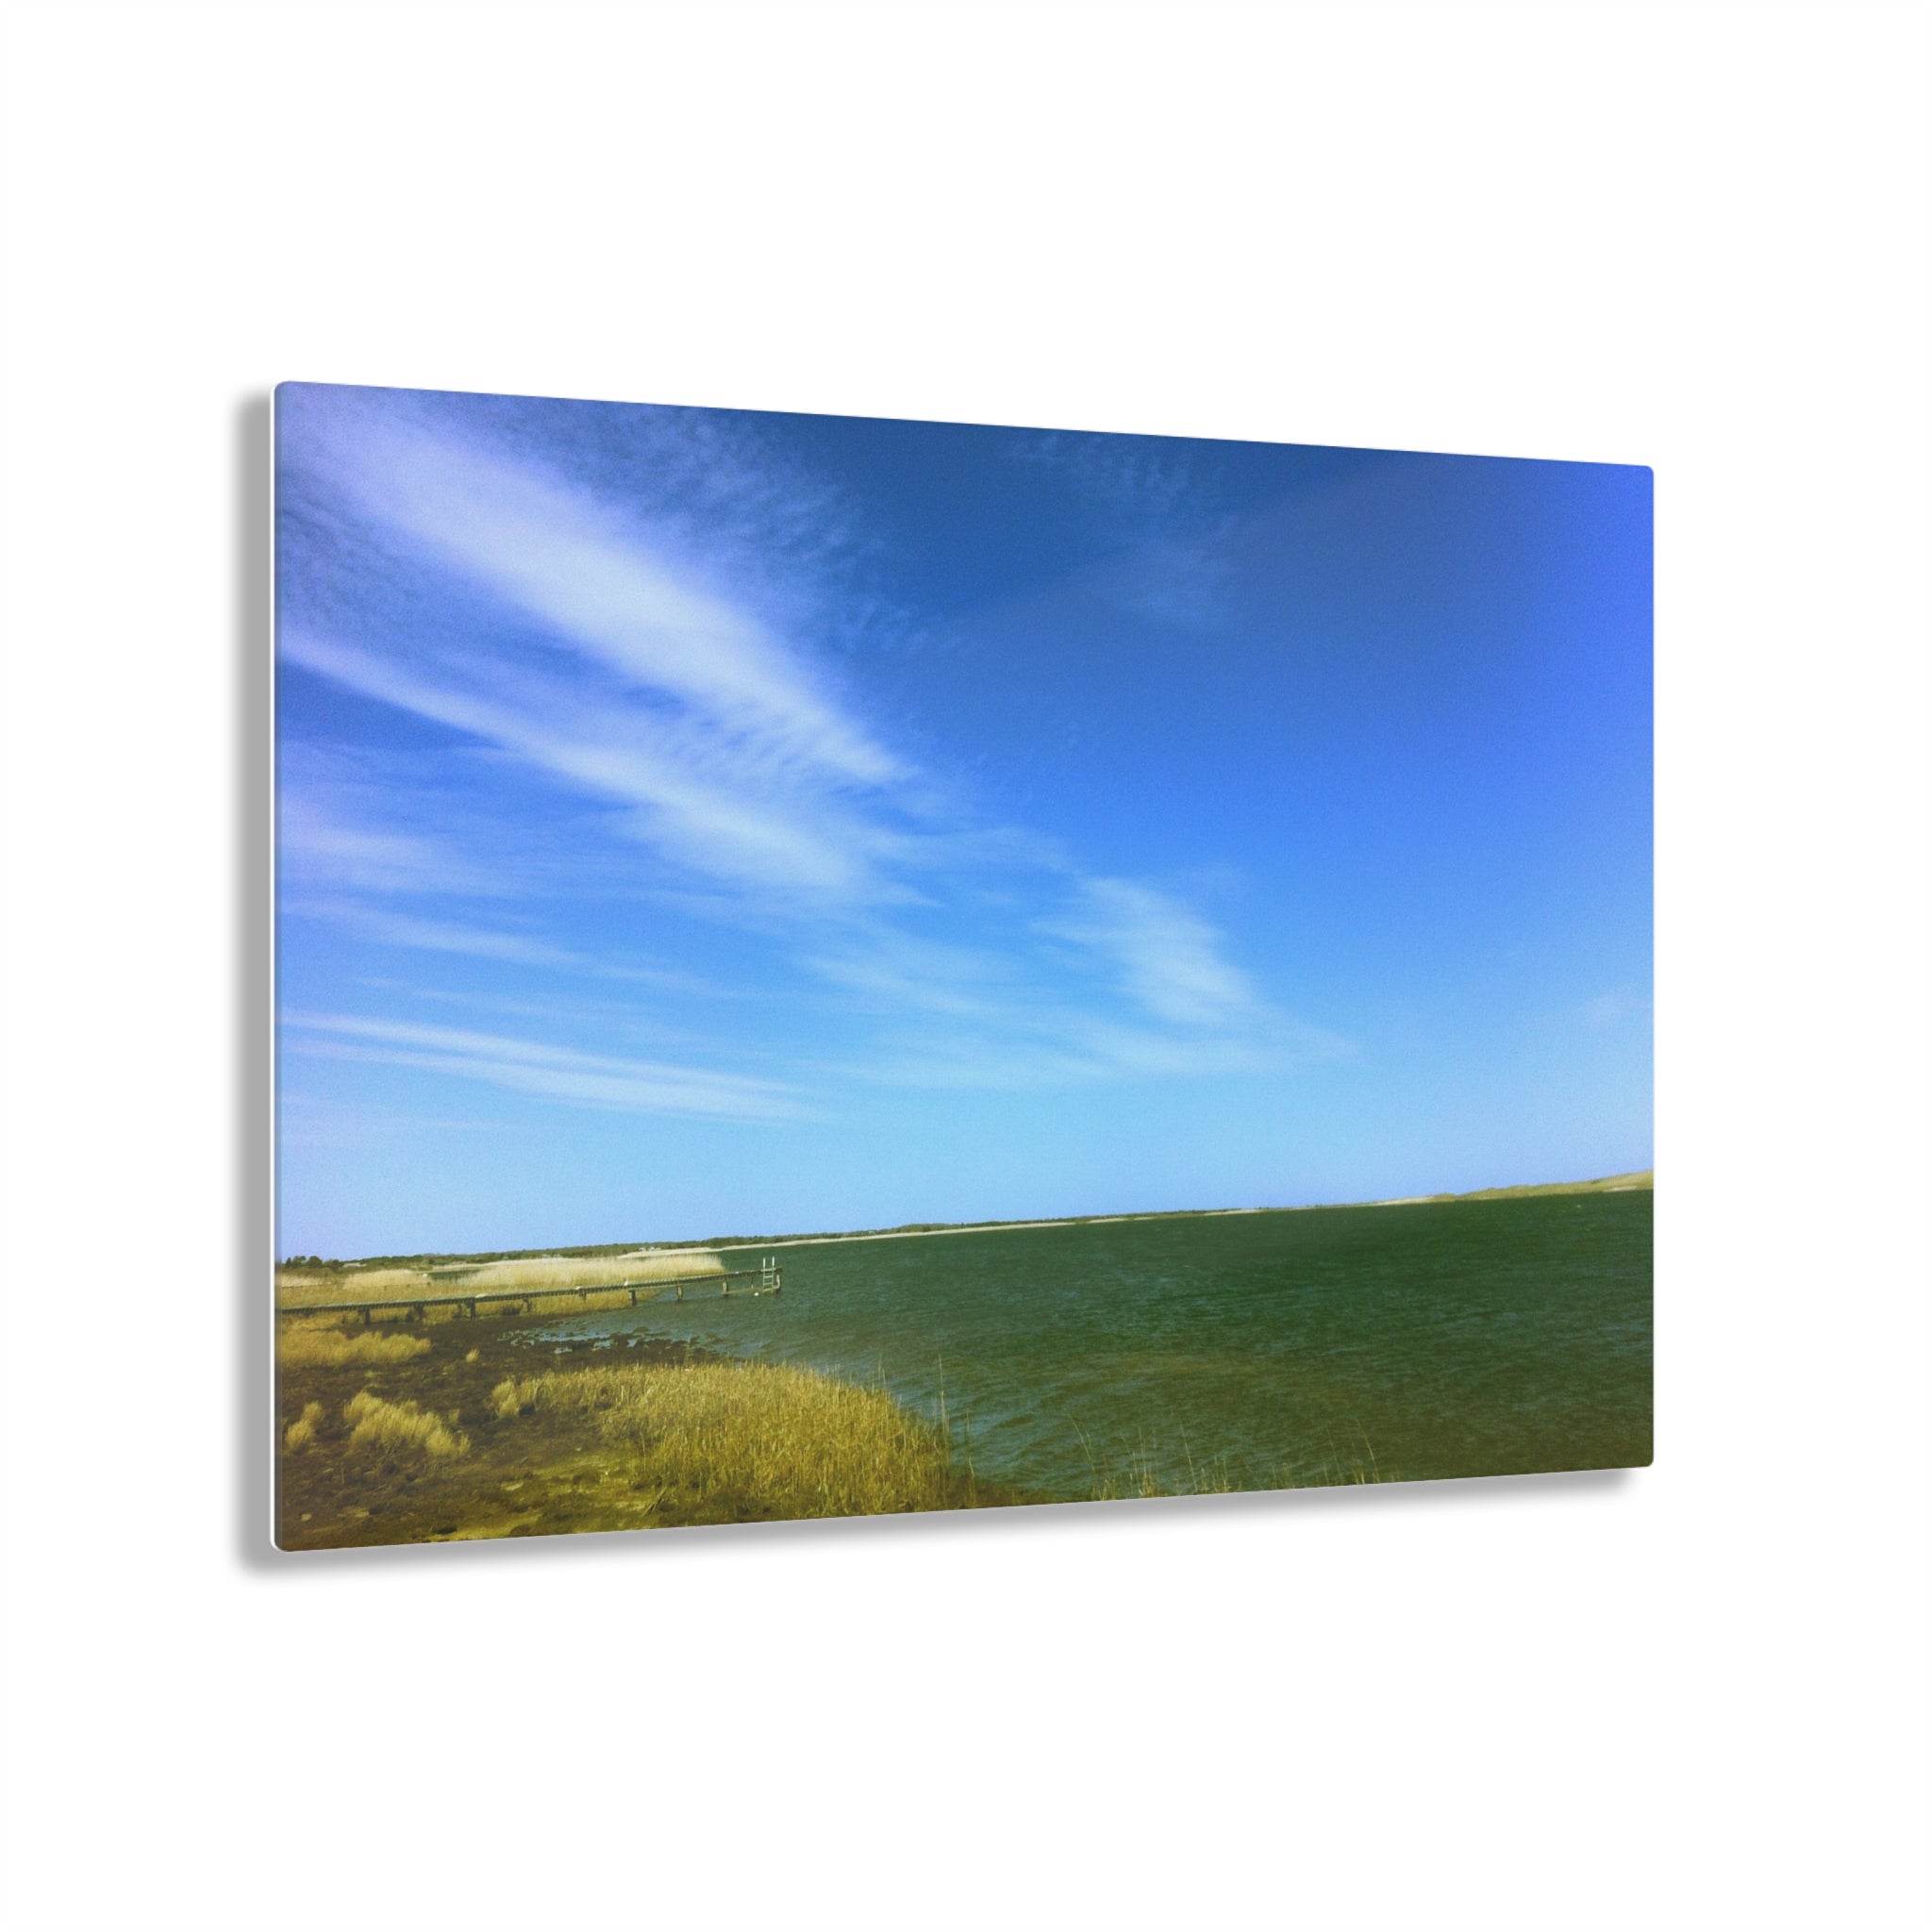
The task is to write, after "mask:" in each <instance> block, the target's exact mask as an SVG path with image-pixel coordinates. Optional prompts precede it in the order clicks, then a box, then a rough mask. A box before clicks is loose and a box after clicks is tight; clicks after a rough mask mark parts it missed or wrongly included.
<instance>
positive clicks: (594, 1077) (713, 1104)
mask: <svg viewBox="0 0 1932 1932" xmlns="http://www.w3.org/2000/svg"><path fill="white" fill-rule="evenodd" d="M283 1024H284V1025H285V1026H286V1027H288V1028H289V1029H290V1030H291V1033H292V1034H293V1035H294V1036H295V1043H297V1044H299V1045H300V1046H301V1047H302V1048H303V1049H304V1050H306V1051H308V1052H310V1053H318V1054H324V1055H326V1056H328V1057H330V1058H338V1059H359V1060H365V1061H371V1062H374V1063H375V1064H377V1065H381V1066H392V1067H412V1068H415V1069H418V1070H419V1071H421V1072H424V1073H432V1074H453V1075H455V1076H456V1077H457V1078H458V1079H465V1080H481V1081H484V1082H486V1083H488V1084H489V1085H491V1086H495V1087H504V1088H508V1089H509V1090H510V1091H513V1092H518V1093H528V1094H534V1095H537V1096H539V1097H540V1098H542V1099H546V1100H560V1101H567V1102H571V1103H574V1104H575V1105H578V1106H583V1107H599V1108H611V1109H613V1110H615V1111H618V1112H623V1113H647V1114H675V1115H683V1116H687V1117H695V1118H699V1119H709V1120H734V1121H781V1120H796V1119H800V1118H802V1117H803V1116H804V1115H805V1114H806V1112H807V1109H806V1108H805V1106H804V1104H803V1102H802V1100H801V1098H800V1096H799V1094H798V1092H797V1091H796V1090H795V1089H794V1088H792V1087H791V1086H789V1085H787V1084H786V1083H784V1082H782V1081H776V1080H763V1079H757V1078H754V1077H752V1076H749V1075H746V1074H728V1073H723V1072H720V1071H718V1070H716V1069H714V1068H707V1067H685V1066H674V1065H669V1064H667V1063H665V1062H662V1061H656V1060H637V1059H625V1058H617V1057H615V1056H612V1055H608V1054H590V1053H580V1052H577V1051H576V1050H575V1049H573V1048H570V1047H561V1046H551V1045H547V1044H544V1043H542V1042H541V1041H529V1040H518V1039H513V1038H510V1037H508V1036H506V1035H504V1034H498V1033H477V1032H472V1031H470V1030H468V1029H466V1028H459V1027H453V1026H424V1025H412V1024H406V1023H402V1022H397V1021H388V1020H369V1019H361V1018H357V1017H354V1016H350V1015H343V1014H329V1013H299V1012H298V1013H289V1014H285V1015H284V1016H283Z"/></svg>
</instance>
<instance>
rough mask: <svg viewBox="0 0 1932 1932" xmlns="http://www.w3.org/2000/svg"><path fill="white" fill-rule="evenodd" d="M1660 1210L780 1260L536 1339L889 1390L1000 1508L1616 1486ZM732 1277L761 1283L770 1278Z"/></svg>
mask: <svg viewBox="0 0 1932 1932" xmlns="http://www.w3.org/2000/svg"><path fill="white" fill-rule="evenodd" d="M1651 1202H1652V1196H1651V1194H1650V1193H1649V1191H1647V1190H1645V1191H1633V1192H1629V1193H1619V1194H1596V1195H1567V1196H1565V1195H1556V1196H1545V1197H1541V1198H1537V1199H1530V1200H1516V1201H1496V1202H1458V1203H1455V1204H1453V1205H1443V1206H1439V1207H1424V1206H1416V1207H1404V1208H1316V1209H1309V1210H1305V1211H1301V1212H1280V1213H1277V1212H1268V1213H1259V1214H1245V1215H1228V1216H1215V1217H1208V1218H1187V1219H1177V1220H1162V1221H1142V1222H1124V1223H1099V1224H1085V1225H1078V1226H1059V1227H1043V1228H1014V1229H1006V1230H999V1231H994V1232H989V1233H983V1234H948V1235H929V1236H919V1237H914V1238H909V1239H903V1240H891V1241H836V1242H827V1243H824V1244H817V1245H806V1246H798V1247H788V1248H779V1249H774V1250H772V1251H771V1252H773V1253H774V1254H775V1255H776V1256H777V1258H778V1259H779V1260H780V1261H782V1263H783V1265H784V1271H785V1291H784V1293H783V1294H782V1295H779V1296H775V1297H774V1296H763V1297H759V1298H758V1299H754V1298H753V1297H751V1296H750V1295H749V1294H734V1295H733V1296H732V1297H731V1299H729V1300H728V1301H723V1302H720V1301H718V1300H716V1299H706V1300H703V1301H689V1302H685V1303H683V1304H681V1305H679V1304H674V1303H665V1302H657V1303H651V1304H647V1305H645V1306H644V1307H641V1308H639V1309H636V1310H634V1311H633V1310H630V1309H624V1310H619V1311H613V1312H610V1313H608V1314H592V1315H586V1316H582V1317H577V1318H573V1319H571V1320H568V1321H563V1322H558V1323H557V1324H554V1325H553V1326H552V1327H550V1328H549V1329H546V1331H545V1332H546V1333H548V1334H552V1335H555V1336H557V1337H559V1338H561V1337H564V1336H569V1337H573V1338H576V1339H582V1338H585V1337H587V1336H594V1337H609V1338H611V1339H612V1340H614V1341H615V1340H619V1339H621V1338H623V1337H624V1336H625V1335H627V1334H651V1335H669V1336H675V1337H678V1338H680V1339H682V1340H685V1341H694V1342H699V1343H703V1344H705V1345H708V1346H709V1347H712V1348H716V1349H721V1350H723V1351H724V1352H726V1353H728V1354H731V1355H736V1356H741V1357H758V1358H762V1359H765V1360H770V1361H787V1362H801V1363H806V1364H808V1365H809V1366H811V1367H814V1368H819V1369H824V1370H826V1371H829V1372H830V1373H832V1374H840V1375H844V1376H847V1377H849V1378H851V1379H853V1380H856V1381H860V1382H883V1384H884V1385H885V1387H886V1388H888V1389H889V1390H890V1391H891V1392H892V1394H893V1395H895V1396H896V1397H898V1399H899V1400H901V1401H902V1402H905V1403H907V1404H908V1406H910V1407H914V1408H917V1409H919V1410H920V1411H921V1412H923V1413H924V1414H925V1415H927V1416H929V1417H932V1418H934V1419H936V1420H937V1419H938V1418H939V1416H940V1414H941V1403H942V1402H943V1409H944V1415H945V1418H946V1420H947V1421H948V1423H949V1424H950V1425H951V1428H952V1431H953V1437H954V1441H955V1445H956V1448H957V1450H958V1453H959V1454H960V1455H961V1456H964V1457H971V1460H972V1462H973V1465H974V1470H975V1472H976V1473H977V1474H979V1475H980V1476H982V1477H987V1478H991V1480H993V1481H997V1482H1004V1483H1009V1484H1013V1485H1016V1486H1018V1487H1020V1488H1022V1489H1024V1490H1027V1491H1033V1492H1036V1493H1041V1494H1045V1495H1050V1496H1058V1497H1075V1496H1088V1495H1091V1494H1094V1493H1095V1492H1096V1491H1097V1490H1100V1491H1116V1492H1118V1491H1128V1492H1132V1491H1139V1490H1140V1489H1141V1487H1142V1486H1143V1480H1144V1481H1145V1482H1146V1483H1148V1484H1151V1486H1153V1487H1155V1488H1157V1489H1159V1490H1161V1491H1177V1490H1191V1489H1198V1488H1206V1487H1216V1488H1218V1487H1223V1486H1226V1487H1232V1488H1236V1489H1249V1488H1264V1489H1265V1488H1273V1487H1275V1486H1277V1485H1279V1484H1281V1483H1283V1482H1298V1481H1299V1482H1307V1481H1338V1480H1341V1481H1346V1480H1354V1479H1355V1478H1356V1477H1357V1475H1358V1474H1374V1475H1379V1476H1380V1477H1382V1478H1384V1479H1389V1478H1419V1477H1431V1476H1456V1475H1488V1474H1507V1473H1515V1472H1521V1471H1527V1470H1551V1469H1602V1468H1617V1467H1623V1466H1626V1465H1629V1464H1635V1463H1644V1462H1648V1461H1649V1460H1650V1454H1651V1410H1650V1402H1651V1324H1650V1303H1651ZM727 1265H729V1266H732V1267H740V1268H742V1267H752V1266H756V1265H757V1254H756V1251H752V1252H739V1253H734V1254H733V1255H731V1257H729V1259H728V1261H727Z"/></svg>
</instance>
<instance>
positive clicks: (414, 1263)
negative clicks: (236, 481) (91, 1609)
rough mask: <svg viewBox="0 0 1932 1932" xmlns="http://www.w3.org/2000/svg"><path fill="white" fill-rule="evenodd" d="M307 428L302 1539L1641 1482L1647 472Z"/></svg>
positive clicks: (1055, 447) (291, 1319) (292, 825)
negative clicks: (1493, 1484)
mask: <svg viewBox="0 0 1932 1932" xmlns="http://www.w3.org/2000/svg"><path fill="white" fill-rule="evenodd" d="M276 438H277V455H276V472H275V474H276V489H277V521H276V532H277V534H276V544H277V573H276V583H277V638H276V654H277V656H276V661H277V676H276V691H277V722H276V734H277V792H278V808H279V818H278V845H277V850H278V855H279V864H278V907H277V918H278V931H279V940H278V975H279V977H278V987H277V1016H278V1020H277V1024H278V1033H279V1055H278V1064H279V1093H278V1120H277V1128H278V1141H279V1151H278V1185H279V1204H278V1215H279V1223H278V1225H279V1243H280V1245H279V1252H280V1255H281V1257H282V1259H281V1263H280V1265H279V1267H278V1270H277V1278H276V1284H275V1294H276V1300H277V1315H276V1331H277V1334H276V1376H277V1383H276V1390H277V1393H276V1409H277V1435H276V1443H275V1453H276V1458H277V1499H278V1505H277V1507H278V1528H277V1536H278V1539H279V1541H281V1542H282V1543H283V1544H284V1545H285V1546H288V1547H291V1548H314V1547H326V1546H334V1545H341V1544H350V1543H386V1542H404V1541H429V1540H436V1539H442V1538H453V1537H466V1538H467V1537H496V1536H520V1535H543V1534H549V1533H553V1532H559V1531H571V1530H604V1529H628V1528H638V1529H643V1528H655V1527H664V1526H672V1525H677V1524H704V1523H736V1522H743V1521H747V1520H753V1519H765V1518H778V1517H799V1516H836V1515H849V1514H865V1513H883V1512H894V1511H908V1510H933V1509H955V1508H985V1507H996V1506H1002V1505H1012V1504H1022V1503H1040V1502H1053V1501H1074V1500H1087V1499H1093V1498H1110V1497H1137V1496H1143V1495H1173V1494H1178V1493H1186V1492H1191V1491H1208V1490H1241V1489H1271V1488H1281V1487H1292V1486H1302V1485H1311V1484H1332V1483H1364V1482H1365V1483H1386V1482H1392V1481H1408V1480H1417V1479H1424V1478H1431V1477H1442V1476H1468V1475H1490V1474H1507V1473H1512V1472H1520V1471H1529V1470H1563V1469H1593V1468H1602V1467H1609V1466H1615V1465H1625V1464H1632V1463H1642V1462H1647V1461H1648V1460H1649V1458H1650V1453H1651V1420H1650V1417H1651V1406H1650V1389H1651V1371H1650V1332H1651V1331H1650V1301H1651V1211H1650V1210H1651V1199H1652V1196H1651V1192H1650V1185H1651V1183H1650V1174H1649V1172H1648V1169H1649V1164H1650V1158H1651V1155H1650V1146H1651V1100H1650V987H1651V969H1650V894H1651V827H1650V777H1651V755H1650V579H1651V564H1650V515H1651V490H1650V475H1649V473H1648V472H1647V471H1645V470H1641V469H1633V468H1626V467H1619V466H1613V465H1607V464H1600V463H1588V462H1549V461H1518V460H1507V459H1500V458H1486V457H1453V456H1429V455H1415V454H1407V453H1401V452H1389V451H1376V450H1353V449H1324V448H1303V447H1293V446H1283V445H1275V444H1267V443H1258V442H1231V441H1189V440H1184V439H1174V438H1164V437H1151V436H1138V435H1100V434H1089V433H1070V432H1060V431H1051V430H1040V429H1008V428H987V427H977V426H972V425H957V424H938V423H916V422H883V421H864V420H857V419H849V418H837V417H822V416H805V415H775V414H760V413H756V412H746V411H737V410H729V409H693V408H652V407H641V406H635V405H619V404H604V403H584V402H558V401H541V400H532V399H528V398H521V397H508V396H490V395H456V394H441V393H433V392H425V391H401V390H370V389H351V388H339V387H331V386H327V385H322V384H292V385H289V386H286V387H284V388H283V389H282V390H281V391H280V392H279V394H278V397H277V403H276Z"/></svg>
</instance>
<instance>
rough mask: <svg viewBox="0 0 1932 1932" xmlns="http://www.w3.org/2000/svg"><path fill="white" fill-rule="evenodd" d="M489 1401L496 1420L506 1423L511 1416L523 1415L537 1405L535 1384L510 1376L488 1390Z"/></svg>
mask: <svg viewBox="0 0 1932 1932" xmlns="http://www.w3.org/2000/svg"><path fill="white" fill-rule="evenodd" d="M490 1401H491V1406H492V1407H494V1408H495V1410H496V1417H497V1420H498V1421H499V1422H506V1423H507V1422H508V1421H509V1419H510V1418H511V1417H512V1416H519V1415H524V1414H525V1413H527V1412H528V1411H529V1410H531V1409H534V1408H535V1407H537V1384H536V1383H535V1382H534V1381H528V1382H519V1381H517V1380H516V1378H515V1377H514V1376H511V1377H510V1378H509V1379H508V1380H506V1381H502V1382H499V1383H498V1384H497V1385H496V1387H495V1388H494V1389H492V1390H491V1391H490Z"/></svg>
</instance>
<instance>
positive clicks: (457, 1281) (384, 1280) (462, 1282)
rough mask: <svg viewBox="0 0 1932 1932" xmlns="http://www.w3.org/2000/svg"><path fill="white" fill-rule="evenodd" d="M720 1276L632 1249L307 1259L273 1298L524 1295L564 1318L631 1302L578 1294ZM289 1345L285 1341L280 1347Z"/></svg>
mask: <svg viewBox="0 0 1932 1932" xmlns="http://www.w3.org/2000/svg"><path fill="white" fill-rule="evenodd" d="M723 1273H724V1262H722V1261H721V1260H720V1259H719V1258H718V1257H717V1256H716V1255H713V1254H709V1253H707V1252H704V1251H702V1250H697V1249H690V1248H680V1249H669V1250H667V1249H661V1248H653V1249H631V1250H628V1251H625V1252H621V1253H619V1254H616V1255H612V1256H608V1257H577V1256H569V1255H537V1256H531V1257H525V1258H520V1259H514V1260H501V1261H488V1262H483V1263H481V1264H477V1263H473V1262H458V1263H450V1262H438V1263H437V1264H436V1265H434V1266H432V1267H421V1268H409V1267H401V1266H395V1265H386V1266H383V1267H375V1266H372V1265H370V1264H368V1263H360V1264H358V1263H356V1262H343V1261H325V1262H317V1261H316V1260H314V1259H313V1258H312V1257H310V1258H307V1259H304V1260H300V1261H285V1262H284V1263H283V1264H282V1265H281V1266H280V1267H279V1268H277V1269H276V1270H275V1296H276V1300H277V1301H278V1302H279V1303H280V1304H281V1305H282V1306H284V1307H288V1306H291V1305H293V1306H297V1307H300V1306H302V1305H305V1304H307V1305H310V1306H313V1305H315V1304H319V1303H328V1302H380V1301H392V1302H407V1301H408V1300H409V1299H410V1298H411V1297H412V1296H415V1295H422V1296H425V1297H430V1298H433V1297H435V1296H437V1295H456V1294H479V1295H484V1294H512V1293H526V1294H527V1296H528V1301H527V1303H525V1304H524V1305H523V1306H525V1307H528V1308H530V1309H531V1310H532V1311H535V1310H537V1309H538V1307H539V1305H540V1304H541V1303H542V1302H543V1300H544V1299H545V1297H557V1298H559V1299H567V1303H568V1306H569V1307H570V1309H571V1311H572V1312H573V1313H577V1314H581V1313H584V1312H585V1311H586V1310H589V1309H595V1308H616V1307H628V1306H629V1303H630V1299H631V1298H630V1296H629V1295H628V1294H603V1295H600V1294H596V1293H591V1294H590V1295H585V1294H582V1293H580V1292H578V1291H579V1290H582V1289H587V1288H588V1289H592V1290H594V1289H596V1288H598V1287H600V1286H604V1285H606V1284H608V1283H612V1282H620V1281H622V1282H646V1281H670V1280H674V1279H675V1278H678V1277H680V1276H691V1275H706V1274H723ZM518 1307H519V1304H517V1303H514V1302H512V1303H506V1304H502V1305H499V1306H498V1307H496V1308H495V1309H494V1310H493V1311H492V1310H490V1309H489V1307H488V1305H487V1304H486V1305H485V1307H484V1308H482V1309H479V1311H478V1312H479V1313H483V1312H494V1313H497V1314H502V1313H505V1312H507V1311H510V1310H515V1309H517V1308H518ZM401 1312H403V1311H396V1314H400V1313H401ZM457 1313H458V1310H456V1309H452V1308H428V1309H425V1320H428V1321H434V1322H446V1321H449V1320H451V1319H453V1318H454V1317H455V1315H456V1314H457ZM394 1318H395V1315H391V1314H386V1315H383V1316H379V1317H378V1318H377V1319H378V1320H389V1319H394ZM304 1319H312V1318H304ZM291 1339H292V1338H290V1337H285V1338H284V1341H289V1340H291ZM309 1345H311V1344H306V1343H305V1344H298V1346H309ZM344 1358H345V1359H347V1357H344Z"/></svg>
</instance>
